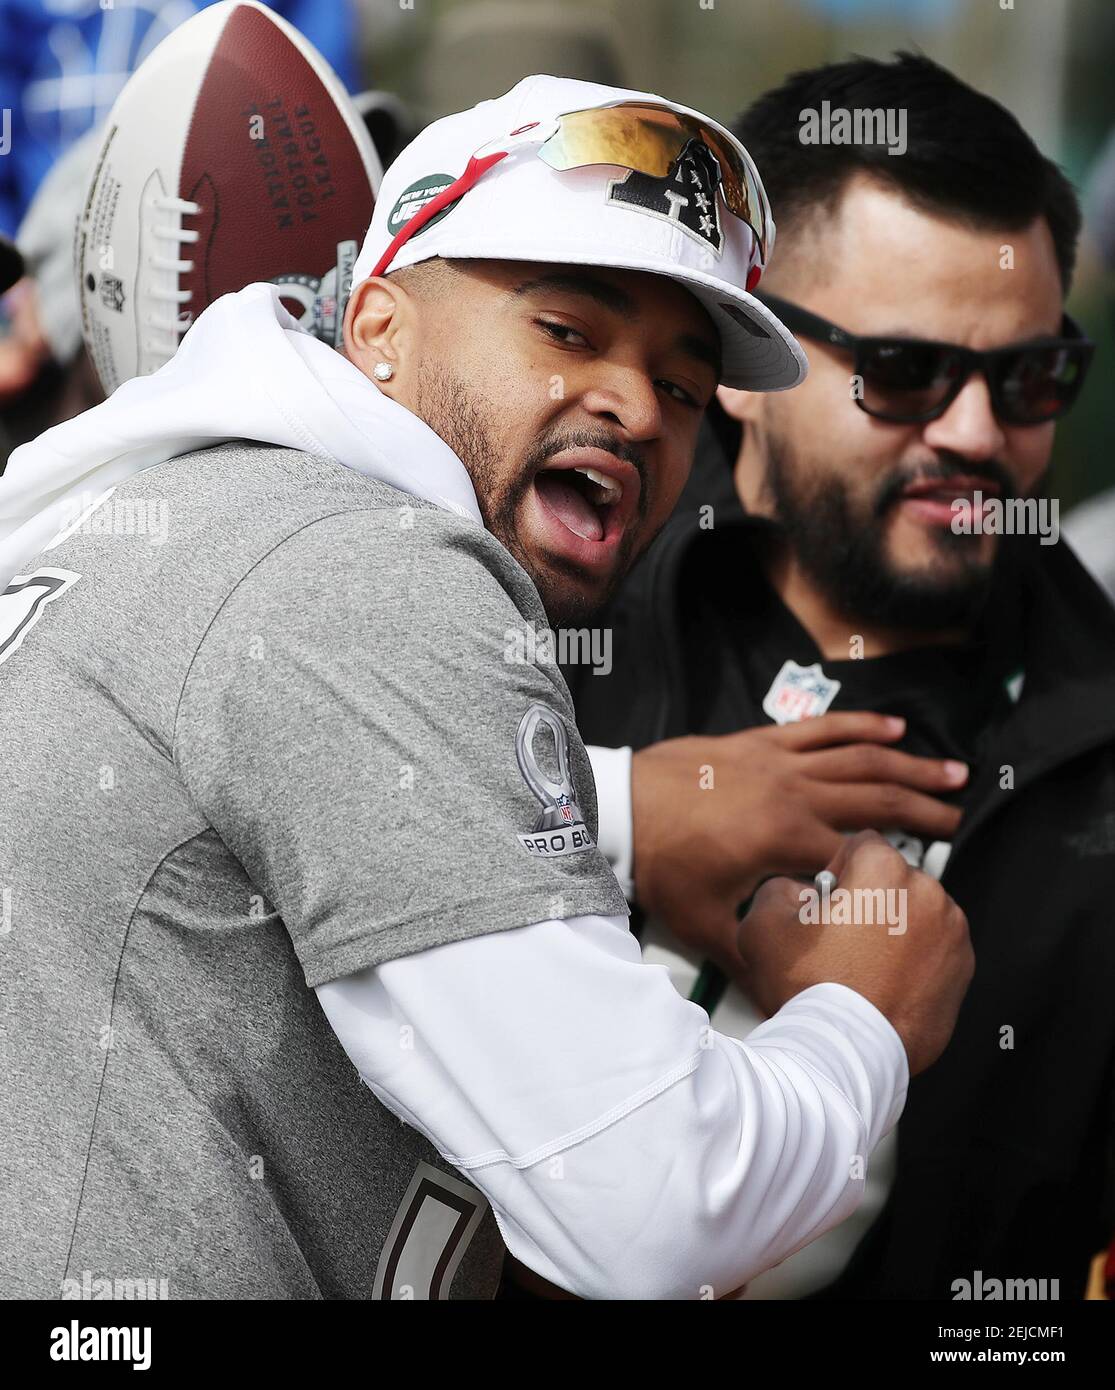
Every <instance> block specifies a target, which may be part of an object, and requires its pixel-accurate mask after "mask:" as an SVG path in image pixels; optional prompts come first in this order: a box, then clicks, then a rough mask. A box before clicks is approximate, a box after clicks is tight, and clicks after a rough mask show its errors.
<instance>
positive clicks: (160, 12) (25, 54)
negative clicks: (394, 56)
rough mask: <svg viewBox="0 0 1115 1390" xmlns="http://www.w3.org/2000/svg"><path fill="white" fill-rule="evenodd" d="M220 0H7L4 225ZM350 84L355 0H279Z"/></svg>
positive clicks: (277, 6) (2, 21)
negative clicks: (173, 35) (187, 25)
mask: <svg viewBox="0 0 1115 1390" xmlns="http://www.w3.org/2000/svg"><path fill="white" fill-rule="evenodd" d="M213 3H215V0H113V3H112V4H111V5H110V6H109V7H108V8H105V9H102V8H101V0H0V232H5V233H6V234H7V235H8V236H12V237H14V236H15V233H16V230H17V229H18V227H19V224H20V221H21V220H22V217H23V214H24V212H25V211H26V209H27V205H28V204H29V203H30V201H31V199H32V197H33V196H34V193H35V190H36V188H38V186H39V183H40V182H41V181H42V179H43V176H44V175H45V174H46V172H47V170H48V169H49V168H50V167H51V165H52V164H53V163H54V161H55V160H56V159H57V158H58V156H59V155H60V154H61V153H62V152H63V151H64V150H65V149H67V148H68V147H69V146H70V145H71V144H72V143H73V141H74V140H76V139H77V137H78V136H79V135H83V134H84V133H85V131H87V130H88V129H89V128H90V126H93V125H96V124H97V123H99V122H100V121H102V120H103V119H104V118H105V116H107V115H108V112H109V108H110V107H111V106H112V103H113V102H114V101H115V99H116V97H117V95H118V93H119V91H120V89H121V87H123V85H124V83H125V82H126V81H127V79H128V77H129V75H130V74H131V73H132V72H134V71H135V69H136V68H137V67H138V66H139V64H140V63H141V62H142V61H143V60H144V58H146V57H147V55H148V54H149V53H150V52H151V50H152V49H153V48H155V47H156V45H157V44H159V43H160V42H161V41H162V40H163V39H164V38H166V36H167V34H169V33H170V32H171V30H172V29H177V27H178V26H179V25H180V24H181V23H183V21H185V20H187V19H189V18H190V17H191V15H194V14H196V13H197V12H198V10H203V9H208V7H209V5H210V4H213ZM270 8H271V9H273V10H274V11H275V12H276V13H277V14H280V15H282V17H283V18H284V19H286V20H289V22H290V23H291V24H293V25H294V27H295V28H296V29H299V30H300V31H301V32H302V33H303V34H305V36H306V37H307V38H308V39H309V40H310V42H311V43H312V44H313V45H314V47H315V48H316V49H318V51H319V52H320V53H321V54H322V55H323V56H324V57H325V59H326V60H327V62H328V63H329V64H330V65H331V66H332V68H333V70H334V71H335V72H336V73H337V75H338V77H339V78H340V79H341V81H342V82H343V83H344V84H345V86H346V87H347V88H348V90H349V91H350V92H351V91H353V90H355V88H356V86H357V83H358V80H359V75H360V74H359V72H358V69H357V64H356V53H357V34H356V17H355V13H354V10H353V6H352V3H351V0H271V4H270Z"/></svg>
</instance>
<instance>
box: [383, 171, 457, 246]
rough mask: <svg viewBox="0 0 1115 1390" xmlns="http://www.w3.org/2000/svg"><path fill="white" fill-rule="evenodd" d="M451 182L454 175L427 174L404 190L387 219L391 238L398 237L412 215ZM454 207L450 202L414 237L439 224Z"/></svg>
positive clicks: (454, 203)
mask: <svg viewBox="0 0 1115 1390" xmlns="http://www.w3.org/2000/svg"><path fill="white" fill-rule="evenodd" d="M453 181H454V175H452V174H427V175H426V176H425V177H424V178H420V179H416V180H415V182H414V183H412V184H411V185H410V187H409V188H404V189H403V191H402V192H401V193H400V194H399V196H398V198H396V200H395V206H394V207H393V208H392V209H391V213H390V215H389V216H388V218H387V230H388V231H389V232H390V234H391V235H392V236H393V237H394V236H398V234H399V233H400V232H401V231H402V229H403V228H404V227H405V226H406V224H407V223H408V222H409V221H410V219H411V218H412V217H413V216H414V214H415V213H416V212H421V211H422V209H423V208H424V207H425V206H426V204H427V203H428V202H429V201H430V199H431V198H436V197H437V195H438V194H439V193H441V192H443V191H444V190H445V189H446V188H448V187H449V185H450V184H451V183H452V182H453ZM456 206H457V203H456V202H452V203H450V204H449V206H448V207H447V208H442V210H441V211H440V212H439V213H436V214H435V215H434V216H433V217H431V218H430V220H429V221H428V222H427V223H426V226H425V227H419V229H418V230H417V231H416V232H415V233H414V235H415V236H421V235H422V233H423V232H424V231H426V230H427V228H429V227H432V226H434V224H435V223H437V222H440V221H441V219H442V218H443V217H447V216H448V215H449V213H451V212H452V211H453V209H454V208H455V207H456Z"/></svg>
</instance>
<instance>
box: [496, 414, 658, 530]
mask: <svg viewBox="0 0 1115 1390" xmlns="http://www.w3.org/2000/svg"><path fill="white" fill-rule="evenodd" d="M563 449H603V450H605V451H606V452H607V453H609V454H615V456H616V458H619V459H623V461H624V462H625V463H629V464H631V465H632V467H633V468H634V469H635V470H636V471H637V473H638V474H639V482H640V484H641V486H640V488H639V517H640V519H644V518H645V517H646V514H647V509H648V506H649V496H650V485H649V484H650V476H649V474H650V470H649V469H648V467H647V461H646V457H645V455H644V454H643V452H642V450H641V449H639V448H638V447H637V446H636V445H634V444H630V443H626V442H625V441H624V440H622V439H617V438H616V436H615V435H614V434H609V433H608V431H607V430H604V429H600V430H566V431H563V432H562V433H561V434H550V435H546V436H544V437H543V438H542V439H540V440H539V441H538V443H537V444H536V445H535V446H534V448H533V449H532V450H531V451H530V453H529V454H528V455H527V458H526V464H525V467H524V470H523V477H522V482H521V484H520V488H519V490H520V491H523V492H525V491H526V489H527V487H529V485H530V484H531V482H532V481H533V480H534V475H535V474H536V473H538V472H540V471H541V470H542V469H543V468H544V467H545V465H546V462H547V460H548V459H551V458H553V456H554V455H555V454H560V453H561V452H562V450H563Z"/></svg>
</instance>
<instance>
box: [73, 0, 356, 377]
mask: <svg viewBox="0 0 1115 1390" xmlns="http://www.w3.org/2000/svg"><path fill="white" fill-rule="evenodd" d="M382 174H383V171H382V168H381V166H380V162H379V158H378V156H377V155H376V151H375V147H374V146H373V144H372V141H371V137H370V136H369V134H368V130H367V127H366V126H365V124H364V122H363V120H362V119H361V117H360V115H359V113H358V111H357V110H356V107H355V105H354V103H353V101H352V99H351V98H350V97H349V96H348V94H347V93H346V91H345V89H344V86H343V84H342V83H341V82H340V80H339V79H338V78H337V76H336V75H335V73H334V72H333V71H332V69H331V68H330V67H329V65H328V63H326V61H325V59H324V58H322V56H321V55H320V54H319V53H318V52H317V50H316V49H315V48H314V47H313V46H312V45H311V44H310V43H308V42H307V41H306V39H305V38H303V36H302V35H301V34H300V33H298V31H297V30H296V29H294V28H293V27H292V26H291V25H290V24H288V23H287V22H286V21H285V20H284V19H282V18H281V17H280V16H278V15H276V14H274V13H273V12H272V11H271V10H269V9H267V7H266V6H264V5H261V4H257V3H255V0H222V3H220V4H217V5H213V6H212V7H211V8H209V9H206V10H202V11H201V12H200V13H199V14H197V15H195V16H194V17H193V18H191V19H189V20H187V21H186V22H185V23H184V24H182V25H181V26H180V27H179V28H177V29H176V30H175V31H174V32H173V33H172V34H170V35H169V36H168V37H167V38H165V39H164V40H163V42H162V43H161V44H159V46H158V48H156V49H155V50H154V51H153V52H152V53H151V54H150V56H149V57H148V58H147V60H146V61H145V62H144V63H143V64H142V65H141V66H140V67H139V68H138V69H137V70H136V72H135V73H133V74H132V76H131V78H129V80H128V82H127V84H126V86H125V87H124V89H123V90H122V92H121V93H120V96H119V97H118V98H117V100H116V102H115V104H114V106H113V108H112V111H111V112H110V114H109V117H108V120H107V123H106V126H105V133H104V138H103V140H102V142H101V145H100V149H99V152H98V154H97V157H96V160H95V163H94V165H93V169H92V172H91V174H90V178H89V184H88V190H87V194H86V197H85V199H84V202H83V204H82V208H81V211H80V213H79V215H78V219H77V226H76V228H75V244H74V260H75V269H76V271H77V274H78V278H79V289H78V292H79V297H80V301H81V320H82V333H83V336H84V338H85V344H86V347H87V348H88V350H89V354H90V357H91V358H92V361H93V364H94V366H95V368H96V371H97V374H98V376H99V377H100V380H101V384H102V386H103V387H104V390H105V394H106V395H110V394H111V393H112V392H113V391H114V390H115V389H116V387H117V386H119V385H120V384H121V383H122V382H124V381H127V380H129V379H130V378H131V377H134V376H145V375H147V374H149V373H151V372H154V371H157V370H158V369H159V368H160V367H161V366H163V365H164V364H165V363H166V362H168V361H169V360H170V358H171V357H173V355H174V353H175V351H176V350H177V348H178V344H179V342H180V341H181V337H182V334H183V333H185V332H186V330H187V329H188V328H189V326H190V324H191V323H192V322H193V321H194V319H195V318H196V317H197V316H198V315H199V314H200V313H201V312H202V310H203V309H205V308H206V307H207V306H208V305H209V304H211V303H212V302H213V301H214V300H215V299H218V298H219V297H220V296H221V295H223V294H228V293H231V292H233V291H236V290H240V289H243V288H244V286H245V285H249V284H252V283H253V282H255V281H257V280H264V281H270V282H271V283H273V284H276V285H279V286H281V287H282V298H283V303H284V305H285V307H286V308H288V309H289V310H290V312H291V313H292V314H293V315H294V316H295V317H296V318H297V319H298V320H299V321H300V322H301V323H302V324H303V325H304V326H305V327H306V328H307V329H309V330H310V331H311V332H313V333H315V334H316V335H317V336H318V337H320V338H322V339H323V340H324V341H326V342H328V343H330V344H332V345H334V346H336V345H337V344H338V343H339V342H340V340H341V330H342V323H343V317H344V305H345V301H346V299H347V297H348V291H349V288H350V285H351V271H352V266H353V263H354V262H355V260H356V256H357V253H358V251H359V250H360V246H361V243H362V241H363V239H364V234H365V232H366V231H367V229H368V224H369V222H370V221H371V217H372V208H373V206H374V203H375V196H376V193H377V192H378V190H379V184H380V179H381V178H382Z"/></svg>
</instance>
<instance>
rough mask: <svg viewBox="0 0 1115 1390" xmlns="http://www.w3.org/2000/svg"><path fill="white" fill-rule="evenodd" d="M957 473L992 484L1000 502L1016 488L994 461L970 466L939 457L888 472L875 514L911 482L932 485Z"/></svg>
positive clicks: (955, 458) (965, 461) (961, 460)
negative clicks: (1000, 498)
mask: <svg viewBox="0 0 1115 1390" xmlns="http://www.w3.org/2000/svg"><path fill="white" fill-rule="evenodd" d="M959 474H963V476H964V477H966V478H986V479H987V481H988V482H991V483H995V484H996V486H997V487H998V488H999V491H1000V494H1001V496H1002V498H1003V500H1004V501H1008V500H1009V499H1010V498H1012V497H1013V496H1014V495H1015V492H1016V489H1015V486H1014V483H1013V482H1012V480H1011V476H1010V474H1009V473H1008V472H1007V470H1006V468H1005V467H1004V466H1003V465H1002V464H1001V463H1000V462H999V461H998V459H983V460H981V461H980V462H979V463H973V462H972V460H971V459H965V458H961V457H960V456H959V455H957V454H942V455H941V457H940V458H939V459H937V460H935V461H934V462H933V463H929V464H922V465H921V466H920V467H918V468H911V469H903V470H900V471H897V472H895V473H892V474H891V476H890V477H889V478H888V479H887V480H886V482H885V483H884V484H883V486H882V488H881V489H880V491H879V495H878V497H877V498H876V499H875V515H876V516H882V515H883V513H884V512H886V511H887V510H888V509H889V508H890V507H892V506H893V505H894V504H895V503H896V502H897V501H898V500H899V498H900V497H901V496H902V493H903V492H904V491H905V490H906V488H908V487H909V486H910V485H911V483H933V482H937V481H939V480H942V479H945V478H955V477H956V476H957V475H959Z"/></svg>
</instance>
